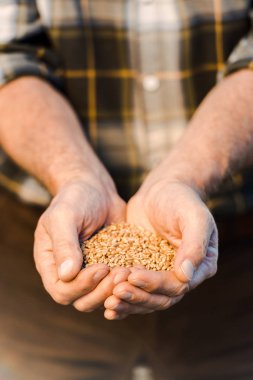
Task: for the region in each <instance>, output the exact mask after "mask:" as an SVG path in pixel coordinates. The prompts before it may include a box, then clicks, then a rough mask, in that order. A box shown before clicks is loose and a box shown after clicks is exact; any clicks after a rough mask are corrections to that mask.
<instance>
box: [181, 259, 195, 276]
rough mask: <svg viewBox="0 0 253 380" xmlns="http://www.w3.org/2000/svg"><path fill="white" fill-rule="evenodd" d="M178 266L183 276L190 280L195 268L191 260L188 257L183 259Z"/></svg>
mask: <svg viewBox="0 0 253 380" xmlns="http://www.w3.org/2000/svg"><path fill="white" fill-rule="evenodd" d="M180 268H181V270H182V272H183V273H184V275H185V277H186V278H188V280H189V281H190V280H191V279H192V277H193V275H194V271H195V268H194V266H193V265H192V262H191V261H190V260H188V259H186V260H184V261H183V262H182V264H181V265H180Z"/></svg>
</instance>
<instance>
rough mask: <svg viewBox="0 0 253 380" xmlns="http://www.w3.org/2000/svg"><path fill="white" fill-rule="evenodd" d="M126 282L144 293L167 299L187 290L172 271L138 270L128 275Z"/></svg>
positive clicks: (187, 286) (186, 286)
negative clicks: (159, 295) (160, 295)
mask: <svg viewBox="0 0 253 380" xmlns="http://www.w3.org/2000/svg"><path fill="white" fill-rule="evenodd" d="M128 282H129V283H130V284H132V285H134V286H136V287H138V288H141V289H142V290H145V291H146V292H149V293H155V294H162V295H165V296H168V297H175V296H180V295H182V294H185V293H186V292H187V291H188V290H189V285H188V284H187V283H183V282H181V281H179V279H178V278H177V276H176V275H175V273H174V272H173V271H160V272H158V271H152V270H141V269H140V270H138V271H135V272H134V273H131V274H130V276H129V277H128ZM116 289H117V288H115V290H116Z"/></svg>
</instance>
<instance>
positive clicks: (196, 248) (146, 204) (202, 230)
mask: <svg viewBox="0 0 253 380" xmlns="http://www.w3.org/2000/svg"><path fill="white" fill-rule="evenodd" d="M127 220H128V222H129V223H133V224H136V225H140V226H143V227H144V228H146V229H149V230H152V231H155V232H157V233H158V234H160V235H161V236H163V237H165V238H166V239H168V240H169V241H170V242H171V243H172V244H174V245H175V246H176V247H177V254H176V259H175V266H174V270H173V271H170V272H167V271H161V272H155V271H148V270H145V269H138V268H132V269H131V272H132V273H131V274H130V276H129V277H128V281H125V282H123V283H121V284H118V285H117V286H115V288H114V290H113V295H112V296H110V297H109V298H108V299H107V300H106V302H105V308H106V311H105V317H106V318H108V319H121V318H125V317H126V316H127V315H129V314H135V313H138V314H139V313H141V314H143V313H150V312H152V311H155V310H164V309H167V308H169V307H170V306H172V305H174V304H175V303H176V302H178V301H180V300H181V299H182V298H183V296H184V294H185V293H186V292H187V291H189V290H190V289H193V288H195V287H196V286H198V285H199V284H200V283H201V282H203V281H204V280H205V279H207V278H209V277H211V276H213V275H214V274H215V273H216V270H217V258H218V233H217V228H216V225H215V222H214V219H213V217H212V215H211V214H210V212H209V210H208V209H207V207H206V206H205V204H204V203H203V202H202V200H201V199H200V197H199V195H198V193H197V192H196V191H194V190H193V189H192V188H190V187H189V186H187V185H184V184H183V183H177V182H170V181H169V180H160V181H159V180H158V181H156V182H155V183H154V182H152V185H150V186H148V185H147V184H145V186H142V188H141V189H140V190H139V191H138V193H137V194H136V195H135V196H134V197H133V198H132V199H131V200H130V202H129V204H128V208H127Z"/></svg>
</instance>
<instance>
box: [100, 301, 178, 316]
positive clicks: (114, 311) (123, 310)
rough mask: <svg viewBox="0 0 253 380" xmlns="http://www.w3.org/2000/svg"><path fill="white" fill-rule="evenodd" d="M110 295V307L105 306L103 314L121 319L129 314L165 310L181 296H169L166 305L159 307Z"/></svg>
mask: <svg viewBox="0 0 253 380" xmlns="http://www.w3.org/2000/svg"><path fill="white" fill-rule="evenodd" d="M112 297H113V296H112ZM112 297H109V298H108V301H107V302H108V306H110V307H108V308H106V312H105V315H106V316H109V318H108V319H123V318H126V316H127V315H130V314H150V313H152V312H154V311H157V310H165V309H167V308H169V307H172V306H173V305H175V304H176V303H177V302H179V301H180V300H181V299H182V298H183V296H180V297H175V298H171V299H170V302H169V305H168V306H167V307H165V308H161V309H159V308H147V307H144V306H139V305H133V304H129V303H127V302H123V301H120V300H119V299H117V297H115V300H114V299H113V298H112ZM116 305H120V307H117V306H116Z"/></svg>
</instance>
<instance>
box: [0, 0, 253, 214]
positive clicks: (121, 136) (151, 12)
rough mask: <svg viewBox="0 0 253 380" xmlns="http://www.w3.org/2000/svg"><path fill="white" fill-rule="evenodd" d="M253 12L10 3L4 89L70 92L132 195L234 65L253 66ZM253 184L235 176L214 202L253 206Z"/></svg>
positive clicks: (203, 4) (0, 28)
mask: <svg viewBox="0 0 253 380" xmlns="http://www.w3.org/2000/svg"><path fill="white" fill-rule="evenodd" d="M250 10H251V1H247V0H0V84H2V85H4V84H5V83H6V82H8V81H10V80H13V79H15V78H17V77H19V76H23V75H35V76H39V77H42V78H44V79H45V80H47V81H50V82H51V83H52V84H53V85H54V86H55V87H56V88H57V89H59V90H60V91H62V92H63V93H64V94H65V95H66V96H67V98H68V99H69V101H70V102H71V104H72V105H73V107H74V109H75V110H76V112H77V114H78V115H79V117H80V120H81V122H82V125H83V128H84V131H85V134H86V135H87V137H88V139H89V140H90V142H91V144H92V145H93V147H94V148H95V150H96V152H97V154H98V155H99V157H100V158H101V160H102V161H103V162H104V164H105V165H106V166H107V168H108V169H109V171H110V172H111V174H112V176H113V177H114V179H115V180H116V183H117V185H118V187H119V189H120V191H121V193H122V194H123V195H125V197H128V196H130V195H131V194H133V192H135V191H136V189H137V188H138V186H139V185H140V183H141V182H142V181H143V179H144V177H145V175H146V173H147V172H148V171H149V170H151V169H152V168H153V167H154V166H155V165H156V164H157V163H158V162H159V161H160V160H161V159H162V158H163V157H165V155H166V154H167V153H168V152H169V150H170V149H171V147H172V146H173V145H174V144H175V143H176V142H177V141H178V139H179V138H180V136H181V135H182V133H183V132H184V129H185V127H186V125H187V121H188V120H189V118H190V117H191V116H192V114H193V112H194V110H195V109H196V107H197V106H198V104H199V103H200V102H201V100H202V99H203V97H204V96H205V95H206V94H207V93H208V91H209V90H210V89H211V88H212V87H213V86H214V85H215V83H216V81H217V75H220V74H221V73H222V72H223V71H224V68H225V67H226V64H227V62H228V59H229V63H232V64H236V63H237V62H241V61H242V60H243V62H244V60H245V59H246V60H247V59H249V60H251V57H252V56H253V51H251V50H253V42H251V41H250V40H251V37H250V35H249V31H250ZM249 41H250V42H249ZM229 57H230V58H229ZM247 62H248V61H247ZM217 133H218V131H217ZM3 162H4V163H5V165H2V168H3V169H2V173H0V181H2V182H4V183H5V184H7V185H8V183H9V184H11V182H10V180H8V179H7V178H6V177H5V174H6V173H5V169H4V168H6V160H5V159H3ZM13 168H14V167H12V170H14V169H13ZM15 170H16V168H15ZM15 170H14V171H15ZM247 178H248V180H247V181H246V182H245V179H247ZM250 178H253V176H252V174H251V171H250V173H249V172H248V171H247V173H246V175H243V174H238V175H236V176H235V177H233V178H232V179H229V180H228V181H227V183H226V184H225V186H224V187H223V188H222V189H221V191H220V192H219V194H216V195H215V196H214V198H213V199H212V200H211V201H210V202H209V204H210V205H211V206H212V207H214V208H215V209H216V211H217V210H218V211H219V210H220V211H221V212H223V211H224V210H227V211H232V210H235V209H236V210H237V211H242V210H243V209H245V208H247V207H251V203H253V190H251V188H250V186H249V185H252V184H251V183H250V182H251V181H252V180H250ZM8 181H9V182H8ZM12 185H13V184H12ZM12 187H13V188H14V187H15V186H12ZM251 187H252V188H253V186H251ZM15 189H16V191H19V187H18V185H17V186H16V187H15Z"/></svg>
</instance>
